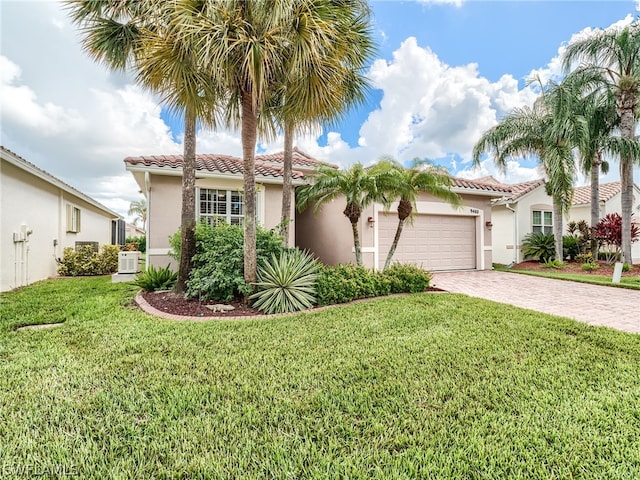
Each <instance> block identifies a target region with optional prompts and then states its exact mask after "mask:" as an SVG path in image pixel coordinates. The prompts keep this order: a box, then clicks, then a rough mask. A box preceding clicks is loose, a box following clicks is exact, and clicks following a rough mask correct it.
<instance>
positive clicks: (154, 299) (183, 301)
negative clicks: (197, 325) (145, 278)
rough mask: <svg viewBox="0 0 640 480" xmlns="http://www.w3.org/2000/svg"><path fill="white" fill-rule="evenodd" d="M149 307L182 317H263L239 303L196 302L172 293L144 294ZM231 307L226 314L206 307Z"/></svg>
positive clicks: (255, 310) (256, 311)
mask: <svg viewBox="0 0 640 480" xmlns="http://www.w3.org/2000/svg"><path fill="white" fill-rule="evenodd" d="M142 298H144V299H145V300H146V301H147V302H148V303H149V305H151V306H152V307H153V308H155V309H157V310H160V311H161V312H166V313H171V314H173V315H184V316H188V317H249V316H261V315H262V316H263V315H264V313H262V312H261V311H260V310H257V309H255V308H251V307H249V306H247V305H245V304H243V303H242V302H240V301H237V300H233V301H231V302H220V301H218V300H203V301H201V302H200V301H198V299H197V298H195V299H193V298H184V296H183V295H179V294H177V293H175V292H172V291H168V292H167V291H165V292H145V293H143V294H142ZM220 304H223V305H231V306H232V307H234V310H231V311H228V312H214V311H213V310H211V309H209V308H207V307H206V305H220Z"/></svg>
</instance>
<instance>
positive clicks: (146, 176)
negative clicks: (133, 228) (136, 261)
mask: <svg viewBox="0 0 640 480" xmlns="http://www.w3.org/2000/svg"><path fill="white" fill-rule="evenodd" d="M144 189H145V192H146V197H147V219H146V221H145V225H144V228H145V231H146V235H147V241H146V243H147V246H146V250H147V253H146V255H145V257H144V269H145V271H146V270H149V250H150V247H151V245H150V240H151V229H150V228H149V227H150V225H151V222H150V219H151V194H150V192H151V178H150V175H149V172H144Z"/></svg>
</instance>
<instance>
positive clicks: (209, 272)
mask: <svg viewBox="0 0 640 480" xmlns="http://www.w3.org/2000/svg"><path fill="white" fill-rule="evenodd" d="M180 241H181V238H180V231H179V230H178V232H176V233H175V234H173V235H172V236H171V237H170V239H169V243H170V245H171V248H172V252H171V253H170V255H171V256H173V257H174V258H175V259H176V260H179V259H180ZM256 250H257V257H258V262H260V261H264V260H267V259H269V258H271V256H272V255H276V256H279V255H280V253H281V252H282V251H283V250H284V247H283V246H282V238H281V237H280V236H279V235H278V234H277V233H276V232H275V231H272V230H265V229H263V228H260V227H258V228H256ZM192 262H193V268H192V270H191V274H190V276H189V280H188V281H187V292H186V294H187V296H188V297H190V298H196V297H197V298H202V299H213V300H219V301H225V302H227V301H230V300H232V299H234V298H238V297H241V296H243V295H246V294H248V293H251V290H252V287H251V286H250V285H247V284H246V282H245V281H244V232H243V229H242V227H240V226H238V225H228V224H226V223H221V224H219V225H215V226H213V225H209V224H208V223H204V222H202V223H199V224H198V225H197V226H196V254H195V255H194V257H193V260H192Z"/></svg>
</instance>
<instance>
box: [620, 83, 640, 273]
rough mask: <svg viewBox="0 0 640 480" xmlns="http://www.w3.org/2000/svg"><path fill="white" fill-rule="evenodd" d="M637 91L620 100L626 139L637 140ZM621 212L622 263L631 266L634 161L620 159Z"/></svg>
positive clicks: (622, 131) (623, 131)
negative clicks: (635, 115) (635, 114)
mask: <svg viewBox="0 0 640 480" xmlns="http://www.w3.org/2000/svg"><path fill="white" fill-rule="evenodd" d="M637 94H638V92H637V91H633V90H623V91H622V92H621V94H620V97H619V100H618V105H619V107H618V109H619V110H618V111H619V113H620V134H621V135H622V137H624V138H628V139H629V140H633V139H634V138H635V128H636V121H635V117H634V112H635V109H636V106H637V103H638V99H637ZM620 184H621V188H622V191H621V194H620V197H621V198H620V200H621V206H620V207H621V208H620V210H621V212H620V215H621V217H622V261H623V262H626V263H628V264H629V265H631V264H632V263H633V260H632V258H631V215H632V214H633V211H632V209H633V159H632V158H629V157H626V156H622V157H621V158H620Z"/></svg>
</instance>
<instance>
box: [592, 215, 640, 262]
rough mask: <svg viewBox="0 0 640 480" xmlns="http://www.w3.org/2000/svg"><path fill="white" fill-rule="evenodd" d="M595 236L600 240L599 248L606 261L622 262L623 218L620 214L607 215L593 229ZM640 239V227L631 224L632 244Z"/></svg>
mask: <svg viewBox="0 0 640 480" xmlns="http://www.w3.org/2000/svg"><path fill="white" fill-rule="evenodd" d="M593 234H594V237H595V238H596V240H598V246H599V248H600V249H602V250H603V251H602V252H599V253H598V257H600V253H603V254H604V260H605V262H607V263H608V264H612V263H614V262H616V261H618V260H620V255H621V248H622V217H621V216H620V214H619V213H609V214H607V215H605V216H604V217H603V218H602V219H601V220H600V221H599V222H598V224H597V225H596V226H595V227H594V229H593ZM638 239H640V227H638V224H637V223H635V222H633V221H632V222H631V242H636V241H638Z"/></svg>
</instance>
